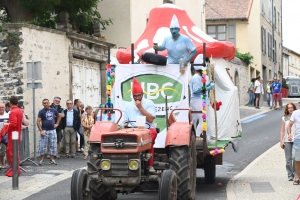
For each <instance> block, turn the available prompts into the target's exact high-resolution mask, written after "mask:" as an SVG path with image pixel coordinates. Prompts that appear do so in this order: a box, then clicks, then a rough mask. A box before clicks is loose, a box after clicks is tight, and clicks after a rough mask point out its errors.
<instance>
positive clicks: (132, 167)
mask: <svg viewBox="0 0 300 200" xmlns="http://www.w3.org/2000/svg"><path fill="white" fill-rule="evenodd" d="M139 163H140V162H139V160H129V165H128V166H129V169H130V170H137V169H138V168H139Z"/></svg>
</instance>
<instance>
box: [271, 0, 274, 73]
mask: <svg viewBox="0 0 300 200" xmlns="http://www.w3.org/2000/svg"><path fill="white" fill-rule="evenodd" d="M273 16H274V0H272V23H271V25H272V74H273V77H275V64H274V51H275V48H274V25H273V24H274V21H273V20H274V17H273Z"/></svg>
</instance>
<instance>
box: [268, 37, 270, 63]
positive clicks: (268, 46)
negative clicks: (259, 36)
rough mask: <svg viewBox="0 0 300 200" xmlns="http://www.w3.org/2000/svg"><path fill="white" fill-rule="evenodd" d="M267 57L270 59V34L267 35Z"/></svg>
mask: <svg viewBox="0 0 300 200" xmlns="http://www.w3.org/2000/svg"><path fill="white" fill-rule="evenodd" d="M268 56H269V57H270V34H269V33H268Z"/></svg>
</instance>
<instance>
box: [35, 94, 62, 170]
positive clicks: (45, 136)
mask: <svg viewBox="0 0 300 200" xmlns="http://www.w3.org/2000/svg"><path fill="white" fill-rule="evenodd" d="M43 106H44V108H43V109H42V110H40V111H39V114H38V119H37V121H36V125H37V127H38V129H39V131H40V134H41V137H40V142H39V143H40V165H43V163H44V154H45V153H46V150H47V144H48V143H49V146H50V152H49V153H50V163H49V164H54V165H57V164H56V162H55V160H54V156H56V144H57V138H56V137H57V135H56V130H55V129H56V128H57V126H58V124H59V122H60V120H61V116H60V115H59V113H58V112H57V111H56V110H55V109H53V108H50V102H49V100H48V99H44V100H43ZM56 117H57V120H56V123H55V118H56ZM41 123H42V125H41Z"/></svg>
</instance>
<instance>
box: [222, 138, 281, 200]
mask: <svg viewBox="0 0 300 200" xmlns="http://www.w3.org/2000/svg"><path fill="white" fill-rule="evenodd" d="M278 144H279V143H277V144H275V145H274V146H273V147H271V148H270V149H268V150H267V151H266V152H264V153H263V154H261V155H260V156H259V157H257V158H256V159H255V160H254V161H252V162H251V163H250V164H249V165H248V166H247V167H246V168H245V169H244V170H243V171H241V172H240V173H238V174H237V175H235V176H234V177H233V178H232V179H230V180H229V181H228V183H227V186H226V193H227V199H228V200H236V196H235V192H234V183H235V181H236V180H238V179H239V178H240V177H241V176H242V175H243V174H245V173H247V172H248V171H249V170H250V169H251V168H252V167H253V166H254V165H255V164H256V163H257V162H259V161H260V160H261V159H263V158H264V157H265V156H266V155H267V154H268V153H270V152H272V151H273V149H275V148H278Z"/></svg>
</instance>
